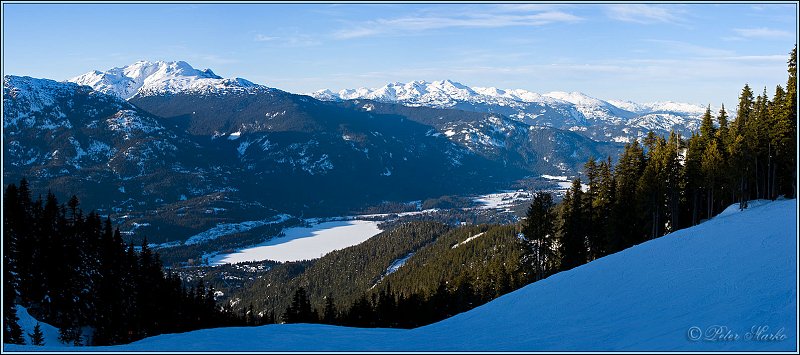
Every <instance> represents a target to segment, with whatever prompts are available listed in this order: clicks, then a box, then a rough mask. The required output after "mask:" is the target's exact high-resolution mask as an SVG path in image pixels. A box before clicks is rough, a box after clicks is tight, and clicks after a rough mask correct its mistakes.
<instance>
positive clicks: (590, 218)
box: [582, 156, 604, 261]
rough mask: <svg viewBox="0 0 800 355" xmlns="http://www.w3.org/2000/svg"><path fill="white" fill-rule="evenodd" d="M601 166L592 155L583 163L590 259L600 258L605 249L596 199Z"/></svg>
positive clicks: (585, 217)
mask: <svg viewBox="0 0 800 355" xmlns="http://www.w3.org/2000/svg"><path fill="white" fill-rule="evenodd" d="M599 169H600V166H599V165H597V161H596V160H595V158H594V156H590V157H589V160H588V161H587V162H586V164H584V165H583V171H584V174H585V175H586V179H587V181H586V182H587V184H586V185H587V187H588V188H587V189H586V192H585V193H584V197H583V201H582V202H583V208H582V209H583V211H584V230H585V231H586V247H587V258H588V261H592V260H594V259H597V258H599V257H600V256H602V255H603V254H604V250H603V240H602V239H603V236H602V228H600V227H599V226H598V225H597V219H598V216H597V211H595V208H594V206H595V200H596V198H597V192H598V190H599V186H598V184H599V183H600V180H599V177H598V175H599V174H600V171H599Z"/></svg>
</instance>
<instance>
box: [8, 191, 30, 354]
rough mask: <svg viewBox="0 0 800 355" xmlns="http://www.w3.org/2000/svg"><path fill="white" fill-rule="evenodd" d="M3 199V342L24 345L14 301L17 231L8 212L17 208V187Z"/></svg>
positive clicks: (15, 296)
mask: <svg viewBox="0 0 800 355" xmlns="http://www.w3.org/2000/svg"><path fill="white" fill-rule="evenodd" d="M3 197H4V201H3V203H4V208H5V209H6V210H5V211H4V218H3V231H4V233H3V340H4V342H6V343H10V344H25V338H24V337H23V336H22V328H21V327H20V326H19V317H18V316H17V308H16V306H15V300H16V299H17V288H18V279H17V275H18V272H17V267H16V266H17V264H18V261H17V255H18V254H17V241H18V236H17V231H16V230H15V228H13V227H14V224H15V222H16V221H14V220H13V218H14V216H15V214H14V213H10V211H9V210H11V209H15V208H18V207H17V205H18V203H19V193H18V190H17V187H16V186H14V185H13V184H11V185H10V186H9V187H8V188H7V189H6V194H5V196H3Z"/></svg>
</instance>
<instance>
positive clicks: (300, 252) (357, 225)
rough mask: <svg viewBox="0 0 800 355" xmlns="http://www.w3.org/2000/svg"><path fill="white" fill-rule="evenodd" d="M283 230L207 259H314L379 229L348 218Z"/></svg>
mask: <svg viewBox="0 0 800 355" xmlns="http://www.w3.org/2000/svg"><path fill="white" fill-rule="evenodd" d="M283 232H284V234H285V235H284V236H281V237H276V238H273V239H271V240H269V241H267V242H265V243H262V244H259V245H257V246H254V247H251V248H246V249H242V250H239V251H237V252H235V253H233V254H226V255H218V256H216V257H213V258H212V259H211V260H209V264H211V265H221V264H228V263H230V264H233V263H238V262H242V261H253V260H275V261H282V262H285V261H298V260H310V259H317V258H319V257H322V256H323V255H325V254H327V253H329V252H331V251H334V250H337V249H343V248H347V247H349V246H353V245H356V244H359V243H361V242H363V241H365V240H367V239H369V238H372V237H373V236H375V235H376V234H378V233H380V232H381V230H380V229H379V228H378V222H375V221H361V220H350V221H336V222H324V223H319V224H316V225H313V226H311V227H295V228H288V229H285V230H284V231H283Z"/></svg>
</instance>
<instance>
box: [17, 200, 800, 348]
mask: <svg viewBox="0 0 800 355" xmlns="http://www.w3.org/2000/svg"><path fill="white" fill-rule="evenodd" d="M751 206H752V207H751V208H749V209H747V210H745V211H741V212H740V211H737V210H735V209H729V210H727V211H726V212H725V213H723V214H722V215H720V216H718V217H716V218H714V219H712V220H709V221H706V222H704V223H702V224H700V225H698V226H695V227H692V228H687V229H684V230H680V231H677V232H675V233H672V234H669V235H666V236H664V237H662V238H658V239H655V240H652V241H649V242H646V243H643V244H640V245H637V246H634V247H632V248H629V249H627V250H624V251H622V252H619V253H616V254H613V255H609V256H607V257H604V258H601V259H598V260H595V261H593V262H591V263H588V264H586V265H583V266H580V267H577V268H575V269H572V270H570V271H566V272H561V273H559V274H556V275H553V276H551V277H549V278H547V279H544V280H542V281H539V282H536V283H534V284H531V285H528V286H526V287H524V288H522V289H519V290H517V291H515V292H512V293H509V294H507V295H504V296H502V297H500V298H498V299H496V300H494V301H492V302H489V303H487V304H485V305H483V306H480V307H478V308H475V309H473V310H471V311H469V312H465V313H462V314H459V315H457V316H454V317H452V318H449V319H447V320H444V321H441V322H438V323H435V324H431V325H429V326H425V327H420V328H416V329H412V330H401V329H360V328H346V327H337V326H326V325H316V324H286V325H267V326H261V327H247V328H218V329H205V330H200V331H194V332H188V333H182V334H165V335H160V336H155V337H151V338H147V339H143V340H141V341H138V342H135V343H132V344H128V345H120V346H113V347H84V348H59V347H57V346H55V345H56V344H48V346H45V347H33V346H12V345H5V346H4V350H6V351H37V350H43V351H59V350H61V351H68V350H81V351H213V352H220V351H541V350H550V351H554V350H563V351H794V352H796V351H797V349H798V348H797V281H796V280H797V238H796V237H797V223H796V216H797V200H779V201H775V202H769V203H755V204H752V205H751ZM26 331H30V330H29V329H26Z"/></svg>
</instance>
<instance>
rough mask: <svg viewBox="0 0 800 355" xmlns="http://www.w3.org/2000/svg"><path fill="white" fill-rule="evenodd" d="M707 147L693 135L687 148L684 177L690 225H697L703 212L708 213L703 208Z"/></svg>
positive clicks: (698, 137)
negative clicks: (703, 166)
mask: <svg viewBox="0 0 800 355" xmlns="http://www.w3.org/2000/svg"><path fill="white" fill-rule="evenodd" d="M704 151H705V147H704V146H703V142H702V140H701V138H700V136H698V135H696V134H692V136H691V138H689V142H688V146H687V148H686V161H685V163H684V173H683V174H684V176H685V181H686V184H685V185H684V190H685V193H684V194H685V195H686V198H687V199H688V201H687V202H688V209H689V215H690V220H691V223H690V224H689V225H691V226H694V225H696V224H697V223H698V222H699V221H700V218H701V212H702V211H706V210H707V208H701V205H702V204H703V201H704V200H703V195H702V194H703V192H702V191H703V188H704V186H705V183H704V178H703V169H702V161H703V153H704Z"/></svg>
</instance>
